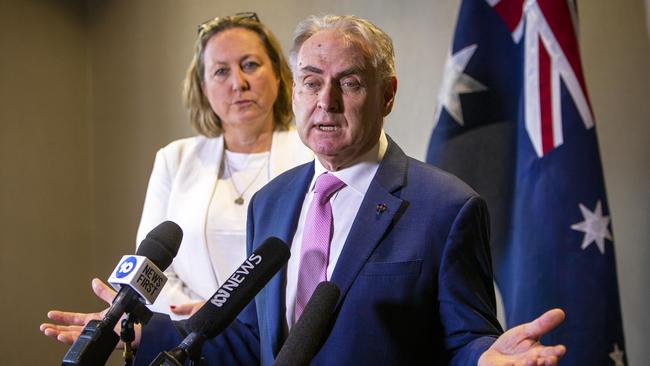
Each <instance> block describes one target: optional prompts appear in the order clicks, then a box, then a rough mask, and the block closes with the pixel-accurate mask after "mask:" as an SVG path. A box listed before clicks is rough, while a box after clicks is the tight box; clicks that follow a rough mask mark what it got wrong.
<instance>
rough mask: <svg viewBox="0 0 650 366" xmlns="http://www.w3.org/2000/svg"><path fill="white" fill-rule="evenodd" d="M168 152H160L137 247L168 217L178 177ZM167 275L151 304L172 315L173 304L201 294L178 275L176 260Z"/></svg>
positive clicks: (143, 210)
mask: <svg viewBox="0 0 650 366" xmlns="http://www.w3.org/2000/svg"><path fill="white" fill-rule="evenodd" d="M165 151H166V150H165V148H162V149H160V150H158V152H157V153H156V159H155V161H154V165H153V169H152V171H151V176H150V178H149V185H148V186H147V193H146V195H145V200H144V207H143V209H142V216H141V218H140V226H139V227H138V233H137V236H136V237H137V240H136V249H137V246H139V245H140V242H141V241H142V240H143V239H144V238H145V237H146V235H147V233H149V231H151V229H153V228H154V227H156V226H157V225H158V224H160V223H161V222H163V221H165V220H166V219H167V207H168V205H169V197H170V193H171V187H172V182H173V179H174V174H173V171H174V168H173V167H172V166H171V164H170V159H169V158H168V157H167V156H166V154H165ZM165 274H166V275H167V283H166V284H165V287H163V290H162V291H161V293H160V295H159V296H158V298H157V299H156V302H155V303H154V304H153V305H151V306H150V309H151V310H153V311H156V312H160V313H166V314H170V310H169V305H178V304H184V303H189V302H194V301H197V300H196V298H198V295H195V294H193V293H192V291H191V290H190V289H189V288H188V287H187V286H186V285H185V283H183V281H182V280H181V279H180V278H178V275H177V274H176V272H175V271H174V264H173V263H172V264H171V265H170V266H169V268H167V270H166V271H165ZM170 315H171V316H172V317H173V318H179V317H177V316H175V315H173V314H170Z"/></svg>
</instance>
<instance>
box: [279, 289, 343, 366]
mask: <svg viewBox="0 0 650 366" xmlns="http://www.w3.org/2000/svg"><path fill="white" fill-rule="evenodd" d="M339 293H340V291H339V288H338V286H336V285H335V284H334V283H333V282H328V281H323V282H321V283H319V284H318V286H316V289H315V290H314V293H313V294H312V295H311V298H310V299H309V301H308V302H307V305H306V306H305V310H303V312H302V315H300V318H298V321H297V322H296V324H294V326H293V327H292V328H291V332H290V333H289V336H288V337H287V340H286V341H285V342H284V345H283V346H282V349H280V352H279V353H278V356H277V357H276V358H275V362H274V363H273V366H301V365H305V366H307V365H309V362H310V361H311V359H312V358H314V356H315V355H316V353H317V352H318V350H319V349H320V347H321V346H322V345H323V342H324V340H325V339H326V338H327V337H326V335H327V334H328V333H329V329H330V325H331V322H332V319H333V318H334V307H335V306H336V303H337V302H338V300H339Z"/></svg>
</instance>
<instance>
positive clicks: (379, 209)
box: [377, 203, 388, 214]
mask: <svg viewBox="0 0 650 366" xmlns="http://www.w3.org/2000/svg"><path fill="white" fill-rule="evenodd" d="M387 208H388V207H386V205H385V204H383V203H378V204H377V213H378V214H380V213H382V212H384V211H386V209H387Z"/></svg>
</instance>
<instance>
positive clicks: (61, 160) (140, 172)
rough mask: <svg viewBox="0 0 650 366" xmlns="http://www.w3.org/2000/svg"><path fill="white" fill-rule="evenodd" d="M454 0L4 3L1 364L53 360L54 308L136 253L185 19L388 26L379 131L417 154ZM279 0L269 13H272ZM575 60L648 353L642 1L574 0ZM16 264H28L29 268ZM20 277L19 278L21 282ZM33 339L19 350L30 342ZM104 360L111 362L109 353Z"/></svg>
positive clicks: (187, 41)
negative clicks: (234, 17)
mask: <svg viewBox="0 0 650 366" xmlns="http://www.w3.org/2000/svg"><path fill="white" fill-rule="evenodd" d="M458 4H459V0H446V1H402V2H397V1H392V0H391V1H388V0H380V1H372V0H352V1H350V0H348V1H339V0H334V1H331V2H330V3H329V4H327V5H324V4H322V2H317V1H313V0H307V1H300V2H298V1H289V0H278V1H273V2H267V1H261V0H240V1H237V2H234V1H233V2H219V3H217V2H214V1H207V0H202V1H198V0H197V1H192V2H189V1H184V2H180V1H173V0H166V1H153V0H140V1H127V0H123V1H100V0H89V1H82V0H77V1H72V0H68V1H54V0H22V1H19V0H15V1H11V0H0V47H1V50H2V51H1V53H0V152H1V153H0V161H1V163H2V164H1V165H0V166H1V169H0V178H1V180H0V250H1V252H0V253H1V255H0V266H1V267H0V268H1V269H0V270H1V271H2V274H3V276H2V277H1V278H2V280H0V281H1V282H0V283H1V284H2V287H1V290H2V293H3V296H2V297H3V299H2V300H0V310H1V311H2V313H3V314H7V316H6V319H5V324H6V329H7V330H10V331H5V332H3V333H4V335H3V336H2V337H3V342H0V354H3V355H8V360H7V359H6V358H5V363H6V364H16V365H18V364H52V363H56V362H58V361H60V358H61V356H62V355H63V353H64V352H65V350H66V349H67V347H64V346H62V345H59V344H57V343H56V342H54V341H52V340H49V339H46V338H45V337H43V336H41V335H40V334H39V332H38V330H37V327H38V324H39V323H40V322H42V321H44V320H45V313H46V311H47V310H48V309H51V308H64V309H94V308H96V309H100V308H101V304H100V302H99V301H97V300H95V299H93V297H92V294H91V292H90V288H89V283H90V279H91V278H92V277H93V276H97V277H100V278H106V277H108V274H109V273H110V271H111V270H112V269H113V267H114V265H115V263H116V261H117V259H118V258H119V256H121V255H122V254H126V253H130V252H132V251H133V248H134V244H135V242H134V237H135V230H136V226H137V223H138V218H139V214H140V210H141V207H142V200H143V195H144V190H145V186H146V181H147V178H148V174H149V171H150V169H151V165H152V162H153V156H154V153H155V151H156V149H157V148H159V147H160V146H162V145H164V144H166V143H167V142H169V141H171V140H173V139H176V138H179V137H183V136H189V135H191V134H192V131H191V129H190V128H189V125H188V123H187V119H186V117H185V111H184V110H183V107H182V104H181V100H180V87H181V81H182V78H183V75H184V72H185V67H186V65H187V62H188V61H189V58H190V54H191V52H192V43H193V40H194V37H195V34H196V33H195V32H196V25H197V24H198V23H200V22H202V21H204V20H206V19H208V18H211V17H213V16H214V15H217V14H221V15H223V14H233V13H235V12H238V11H245V10H255V11H257V12H258V14H259V15H260V17H261V18H262V20H263V21H265V22H266V23H267V24H268V25H269V26H270V27H271V29H273V30H274V32H275V33H276V35H277V36H278V38H279V39H280V40H281V41H282V43H283V46H284V48H285V50H288V48H289V41H290V39H291V34H292V30H293V26H294V25H295V24H296V22H297V21H298V20H299V19H301V18H303V17H304V16H306V15H308V14H312V13H328V12H334V13H352V14H356V15H359V16H362V17H366V18H369V19H371V20H372V21H374V22H375V23H376V24H378V25H379V26H380V27H382V28H383V29H384V30H386V31H387V32H388V33H389V34H391V35H392V37H393V40H394V42H395V46H396V51H397V68H398V70H397V71H398V77H399V87H398V93H397V102H396V107H395V109H394V111H393V113H392V114H391V115H390V116H389V119H388V121H387V124H386V129H387V131H388V133H390V134H391V135H392V136H393V137H394V138H395V139H396V140H397V141H398V142H399V143H400V144H401V145H402V146H403V147H404V148H405V150H406V151H407V152H408V153H409V154H411V155H413V156H415V157H418V158H423V157H424V154H425V150H426V145H427V142H428V136H429V133H430V130H431V127H432V125H433V113H434V109H435V103H434V101H435V96H436V94H437V91H438V88H439V83H440V80H441V76H442V69H443V65H444V61H445V57H446V54H447V50H448V47H449V43H450V40H451V37H452V33H453V28H454V25H455V20H456V15H457V9H458ZM279 9H281V10H279ZM579 9H580V19H581V24H580V41H581V49H582V57H583V64H584V69H585V74H586V79H587V85H588V88H589V92H590V96H591V101H592V104H593V106H594V110H595V114H596V121H597V125H598V133H599V139H600V147H601V153H602V157H603V164H604V168H605V178H606V183H607V189H608V195H609V201H610V208H611V211H612V212H611V215H612V217H613V220H614V231H615V236H616V242H615V246H616V251H617V260H618V265H619V284H620V290H621V302H622V306H623V317H624V322H625V324H624V326H625V331H626V336H627V349H626V352H627V353H628V356H629V361H630V364H632V365H642V364H645V363H647V362H648V361H649V360H650V352H649V351H648V350H647V349H645V348H644V346H645V343H647V342H645V339H646V335H647V334H650V320H649V319H648V317H647V316H645V311H643V310H644V309H647V308H648V307H650V292H649V291H648V290H647V282H648V280H649V279H650V275H649V273H648V269H647V266H645V265H644V264H645V261H646V260H647V258H649V257H650V253H649V251H650V249H649V248H648V245H647V244H648V241H649V239H650V228H649V227H648V226H649V225H648V222H650V220H649V217H648V212H650V194H649V189H648V181H649V175H650V169H649V168H648V163H647V162H646V161H645V160H646V158H647V157H648V156H649V148H648V146H649V145H650V127H648V126H647V123H646V122H647V120H648V118H647V117H646V116H648V115H650V103H648V98H647V95H650V76H648V73H647V70H646V66H647V65H650V44H649V40H648V32H647V27H646V20H645V14H646V10H645V9H644V4H643V2H642V1H641V0H636V1H633V0H624V1H618V2H605V1H580V2H579ZM23 263H30V264H31V265H30V266H29V267H28V268H29V270H28V271H25V270H23V268H24V267H25V266H24V264H23ZM16 279H19V280H18V281H17V280H16ZM27 345H31V347H27ZM113 364H116V365H117V364H119V362H118V360H117V357H115V359H114V360H113Z"/></svg>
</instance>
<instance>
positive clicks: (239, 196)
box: [223, 154, 269, 206]
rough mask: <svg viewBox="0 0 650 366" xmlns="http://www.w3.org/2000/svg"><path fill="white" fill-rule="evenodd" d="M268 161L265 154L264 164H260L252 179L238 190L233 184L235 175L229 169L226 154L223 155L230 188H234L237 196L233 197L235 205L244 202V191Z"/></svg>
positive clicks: (253, 181)
mask: <svg viewBox="0 0 650 366" xmlns="http://www.w3.org/2000/svg"><path fill="white" fill-rule="evenodd" d="M268 162H269V158H268V156H267V158H266V160H265V161H264V164H262V165H261V166H260V168H259V170H258V171H257V173H256V174H255V176H254V177H253V179H251V181H250V182H249V183H248V185H247V186H246V188H244V189H243V190H242V191H240V190H239V189H238V188H237V184H235V175H234V174H233V173H232V170H230V164H229V163H228V157H227V156H226V154H224V155H223V165H224V167H225V168H226V173H228V175H229V176H230V182H231V183H232V188H233V189H234V190H235V193H237V198H235V201H234V202H235V204H236V205H240V206H241V205H243V204H244V193H246V191H247V190H248V189H249V188H250V187H251V186H252V185H253V183H255V181H256V180H257V178H258V177H259V176H260V174H261V173H262V170H264V167H265V166H266V164H267V163H268Z"/></svg>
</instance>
